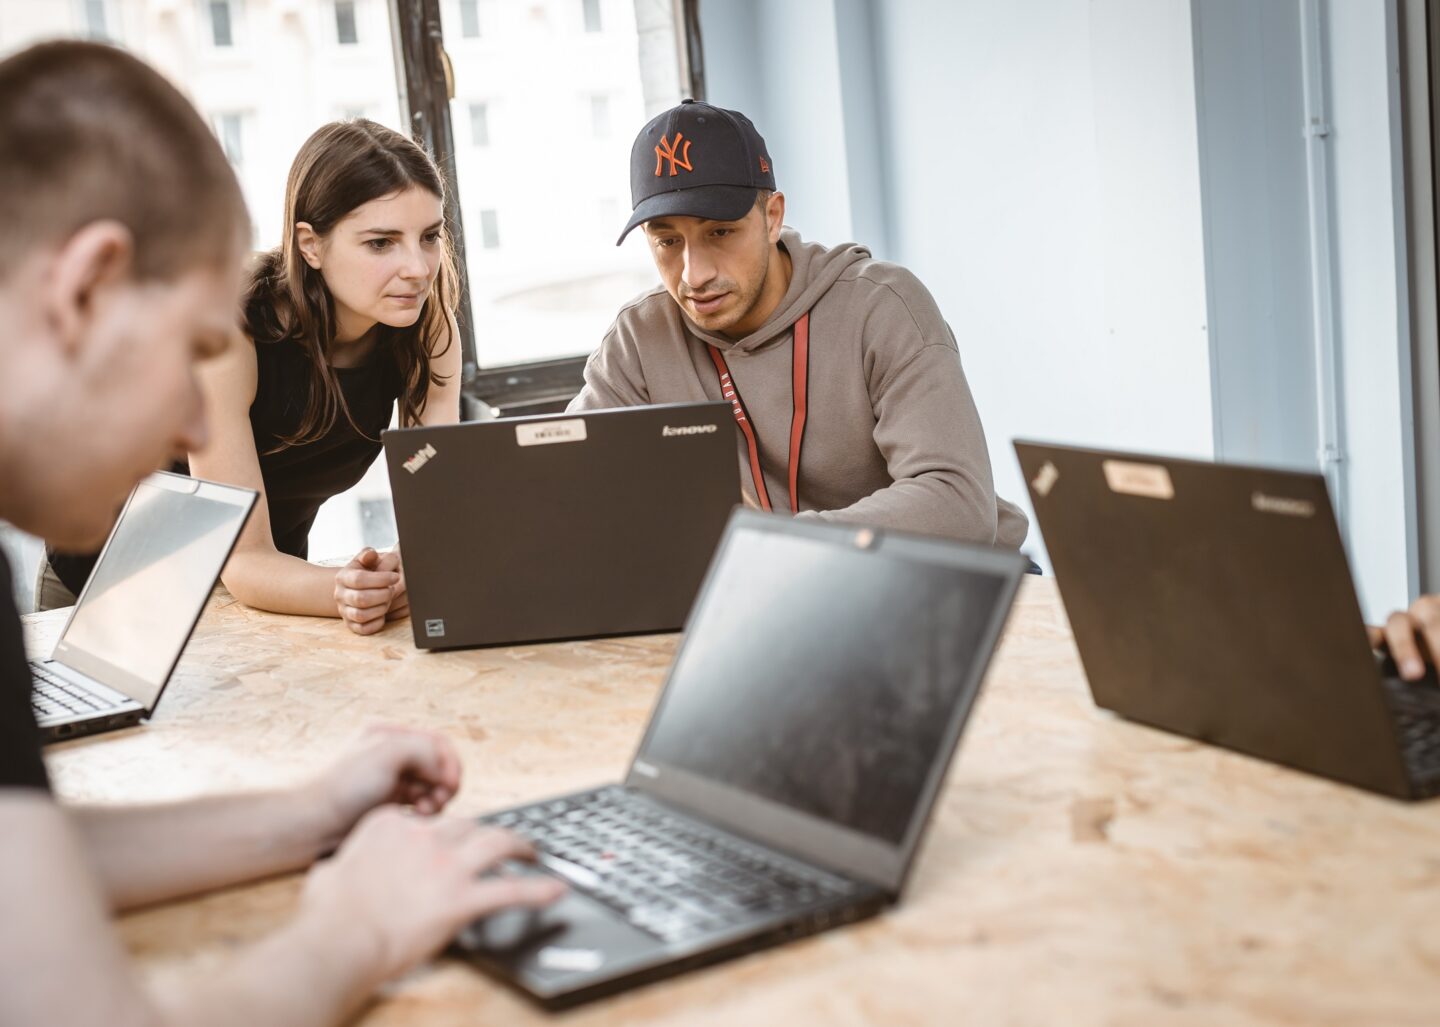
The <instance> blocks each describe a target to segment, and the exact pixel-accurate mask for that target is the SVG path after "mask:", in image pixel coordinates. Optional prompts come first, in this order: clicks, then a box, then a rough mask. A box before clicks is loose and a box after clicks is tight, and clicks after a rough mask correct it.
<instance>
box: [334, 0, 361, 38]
mask: <svg viewBox="0 0 1440 1027" xmlns="http://www.w3.org/2000/svg"><path fill="white" fill-rule="evenodd" d="M335 41H336V42H338V43H339V44H340V45H341V46H352V45H354V44H355V43H358V42H360V31H359V27H358V26H357V25H356V23H355V0H335Z"/></svg>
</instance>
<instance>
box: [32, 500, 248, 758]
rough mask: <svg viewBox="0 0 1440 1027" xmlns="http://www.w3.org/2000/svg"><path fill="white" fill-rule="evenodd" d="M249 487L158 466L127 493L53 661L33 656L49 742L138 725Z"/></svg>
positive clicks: (230, 542) (39, 711)
mask: <svg viewBox="0 0 1440 1027" xmlns="http://www.w3.org/2000/svg"><path fill="white" fill-rule="evenodd" d="M255 497H256V493H255V491H254V490H253V489H245V488H236V487H235V486H232V485H219V484H216V483H215V482H210V481H202V480H200V479H198V478H188V477H184V476H182V475H178V474H168V473H165V472H156V473H155V474H152V475H150V476H149V477H148V478H146V479H145V480H144V481H142V482H141V483H140V484H139V485H137V486H135V490H134V491H133V492H131V494H130V498H129V500H128V501H127V502H126V503H125V509H124V510H122V511H121V513H120V517H119V519H118V520H117V521H116V522H115V527H114V529H113V530H112V531H111V532H110V540H109V541H108V542H106V543H105V548H104V550H103V551H102V552H101V553H100V557H99V559H98V560H97V561H96V563H95V569H94V570H93V571H92V572H91V574H90V579H89V580H88V581H87V582H86V584H85V588H84V590H83V591H81V593H80V596H79V598H78V599H77V600H76V603H75V607H74V609H73V610H72V611H71V613H70V619H69V620H67V621H66V622H65V630H64V632H63V633H62V634H61V635H60V641H59V642H57V643H56V645H55V650H54V652H53V653H52V654H51V656H50V658H49V659H48V660H34V661H31V663H30V673H31V678H32V685H31V693H30V702H31V705H32V707H33V708H34V711H35V719H36V721H37V722H38V723H39V725H40V731H41V734H42V735H43V737H44V739H45V740H46V741H57V740H59V739H63V738H78V737H80V736H82V735H92V734H96V733H97V732H100V731H113V730H116V729H118V728H122V727H129V726H131V725H132V724H136V723H139V722H140V721H141V720H143V719H145V718H147V717H149V716H150V715H151V714H152V713H154V712H155V706H156V704H157V703H158V702H159V701H160V693H161V692H163V691H164V690H165V684H166V682H167V681H169V680H170V674H171V672H172V671H173V670H174V669H175V663H176V661H178V660H179V659H180V653H181V651H182V650H183V649H184V648H185V643H186V642H187V641H189V639H190V635H191V633H192V632H193V631H194V630H195V624H196V622H197V621H199V619H200V614H201V612H202V611H203V610H204V609H205V601H206V600H207V599H209V598H210V592H211V590H212V589H214V587H215V579H216V578H217V577H219V576H220V570H221V568H223V567H224V566H225V561H226V560H228V559H229V558H230V551H231V550H232V549H233V548H234V547H235V540H236V539H237V538H238V537H239V535H240V529H241V528H243V527H244V526H245V520H246V518H247V517H249V516H250V508H251V507H252V506H254V505H255Z"/></svg>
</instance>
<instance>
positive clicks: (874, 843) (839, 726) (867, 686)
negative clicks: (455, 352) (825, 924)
mask: <svg viewBox="0 0 1440 1027" xmlns="http://www.w3.org/2000/svg"><path fill="white" fill-rule="evenodd" d="M1025 566H1026V562H1025V560H1024V558H1023V557H1021V556H1020V555H1019V554H1018V553H1014V552H1004V551H1000V550H994V549H988V548H979V547H972V546H965V545H961V544H959V543H953V542H945V541H940V540H936V539H922V538H918V537H913V536H905V535H900V534H894V533H886V532H881V531H878V530H872V529H869V528H857V527H853V526H845V525H832V524H825V523H820V522H810V521H804V520H796V519H791V518H786V517H781V516H777V515H770V514H763V513H759V512H756V511H748V510H737V511H736V512H735V513H734V515H733V516H732V518H731V520H730V523H729V526H728V528H727V529H726V532H725V536H724V538H723V540H722V541H721V544H720V547H719V549H718V550H717V552H716V554H715V559H714V561H713V562H712V564H711V567H710V571H709V574H708V575H707V577H706V580H705V584H704V587H703V589H702V590H701V593H700V596H699V598H698V599H697V600H696V603H695V608H694V611H693V612H692V613H691V616H690V619H689V621H688V623H687V624H686V628H685V638H684V641H683V642H682V643H681V646H680V650H679V652H678V653H677V655H676V658H675V663H674V665H673V666H672V668H671V671H670V675H669V679H668V681H667V683H666V685H665V689H664V691H663V693H662V694H661V696H660V699H659V702H658V703H657V705H656V707H655V711H654V713H653V714H652V715H651V718H650V724H649V727H648V728H647V730H646V732H645V737H644V740H643V741H642V742H641V744H640V747H639V750H638V752H637V753H636V756H635V758H634V761H633V762H632V764H631V766H630V771H629V774H628V775H627V778H626V782H625V783H626V785H627V786H629V787H633V788H637V789H640V790H642V791H645V792H648V793H650V794H653V795H655V796H656V797H657V798H660V799H663V800H666V801H669V802H672V803H674V804H676V805H679V806H682V807H684V808H685V809H687V810H689V811H692V812H694V813H697V814H699V815H701V816H703V817H705V818H706V819H708V820H709V821H711V822H712V823H717V824H720V825H722V826H724V827H727V828H729V829H731V830H733V831H735V832H736V833H738V834H740V835H743V836H747V837H750V838H752V839H755V840H758V841H761V842H764V843H766V844H768V845H771V846H772V847H774V848H777V849H779V850H781V851H783V852H787V853H790V854H793V855H796V856H799V857H801V858H804V859H808V860H809V861H811V862H813V863H816V864H818V865H820V866H823V867H828V868H831V869H834V870H837V871H840V872H843V873H846V874H848V875H850V876H851V877H854V878H857V879H860V880H864V881H869V882H871V883H873V884H876V885H878V886H880V887H882V888H884V889H886V890H887V891H889V892H890V893H891V894H896V893H898V892H899V890H900V888H901V885H902V884H903V882H904V878H905V875H906V873H907V872H908V870H909V866H910V863H911V860H912V857H913V855H914V853H915V849H916V847H917V845H918V843H919V840H920V836H921V832H922V830H923V829H924V826H925V823H926V821H927V819H928V817H929V813H930V808H931V806H932V805H933V803H934V801H935V796H936V794H937V792H938V790H939V788H940V785H941V782H942V781H943V779H944V774H945V769H946V767H947V766H948V765H949V761H950V756H951V754H952V753H953V751H954V749H955V746H956V743H957V742H958V740H959V737H960V732H961V729H962V728H963V726H964V724H965V720H966V718H967V717H968V715H969V713H970V709H971V705H972V704H973V702H974V700H975V696H976V694H977V692H978V691H979V688H980V682H981V680H982V679H983V677H984V674H985V670H986V667H987V666H988V665H989V662H990V657H991V654H992V653H993V651H994V648H995V644H996V641H997V640H998V639H999V637H1000V632H1001V629H1002V628H1003V626H1004V623H1005V618H1006V616H1007V614H1008V612H1009V610H1010V604H1011V601H1012V600H1013V598H1014V595H1015V591H1016V589H1017V587H1018V585H1019V581H1020V577H1021V575H1022V574H1023V572H1024V569H1025Z"/></svg>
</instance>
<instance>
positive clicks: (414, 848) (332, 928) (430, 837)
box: [299, 809, 565, 983]
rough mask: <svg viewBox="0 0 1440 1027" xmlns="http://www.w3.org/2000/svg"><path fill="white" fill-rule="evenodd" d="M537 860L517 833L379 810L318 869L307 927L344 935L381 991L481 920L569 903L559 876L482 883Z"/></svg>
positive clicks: (308, 894)
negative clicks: (505, 868)
mask: <svg viewBox="0 0 1440 1027" xmlns="http://www.w3.org/2000/svg"><path fill="white" fill-rule="evenodd" d="M533 858H534V851H533V850H532V849H531V848H530V846H529V844H528V843H527V842H525V841H524V840H523V839H521V838H519V837H517V836H516V835H514V834H511V833H510V832H509V831H504V830H501V829H499V828H493V827H480V826H479V825H478V824H476V823H474V822H473V821H469V820H455V819H449V818H438V817H437V818H422V817H415V816H410V815H407V814H405V813H403V812H401V811H399V810H394V809H383V810H377V811H375V812H374V813H371V814H369V815H368V816H366V817H365V818H364V819H363V820H361V821H360V824H359V825H358V826H357V827H356V829H355V831H354V833H352V834H351V835H350V837H349V838H347V839H346V840H345V844H344V845H342V846H341V847H340V851H339V852H338V853H336V855H335V857H334V858H333V859H329V860H326V861H324V862H322V863H320V864H318V865H317V866H316V867H315V868H314V869H313V870H311V872H310V876H309V878H308V879H307V880H306V882H305V891H304V895H303V897H302V900H301V910H300V917H299V919H300V920H301V921H303V922H305V923H308V924H313V925H314V926H315V927H316V929H317V933H318V934H319V935H321V936H328V937H330V938H332V939H334V937H335V934H334V932H336V931H338V932H340V934H341V936H342V937H344V938H346V944H347V945H353V946H354V947H355V950H356V951H355V952H354V956H356V957H358V958H359V959H361V960H363V965H364V966H366V967H367V969H368V971H369V974H370V976H371V978H372V981H373V982H374V983H379V982H380V981H384V980H388V979H389V978H391V977H394V976H396V975H397V974H400V973H403V972H404V971H406V970H408V969H409V968H410V967H412V966H414V965H415V964H417V963H419V962H420V961H421V960H423V959H426V958H428V957H430V956H432V955H434V954H435V953H436V952H437V951H438V950H439V949H440V948H441V946H443V945H445V943H446V942H448V941H450V939H452V938H453V937H455V935H456V934H457V933H459V931H460V930H461V928H463V927H464V926H466V925H467V924H469V923H470V922H471V921H473V920H475V919H477V918H478V917H483V916H488V915H489V914H491V913H494V912H497V911H499V910H502V909H507V908H511V907H527V908H535V907H539V906H547V905H549V904H550V903H552V902H554V901H555V900H556V899H558V898H559V897H560V896H561V895H563V894H564V893H565V885H564V883H563V882H561V881H558V880H556V879H555V878H553V877H542V876H528V875H525V876H512V875H507V874H499V875H491V876H484V877H482V876H481V875H482V874H484V873H485V872H486V871H488V870H490V869H492V868H494V867H496V866H497V865H499V864H501V863H502V862H504V861H505V860H510V859H525V860H528V859H533Z"/></svg>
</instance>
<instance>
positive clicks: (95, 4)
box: [85, 0, 110, 41]
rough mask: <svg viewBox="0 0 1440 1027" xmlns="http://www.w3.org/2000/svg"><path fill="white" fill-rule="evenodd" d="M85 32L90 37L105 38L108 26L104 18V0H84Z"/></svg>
mask: <svg viewBox="0 0 1440 1027" xmlns="http://www.w3.org/2000/svg"><path fill="white" fill-rule="evenodd" d="M85 34H86V35H88V36H89V37H90V38H91V39H97V40H102V41H103V40H107V39H109V38H110V28H109V25H108V24H107V22H106V18H105V0H85Z"/></svg>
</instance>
